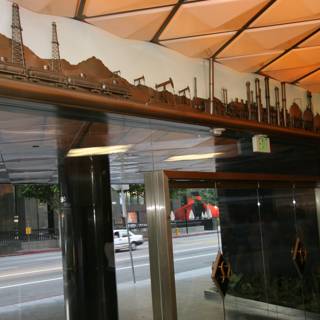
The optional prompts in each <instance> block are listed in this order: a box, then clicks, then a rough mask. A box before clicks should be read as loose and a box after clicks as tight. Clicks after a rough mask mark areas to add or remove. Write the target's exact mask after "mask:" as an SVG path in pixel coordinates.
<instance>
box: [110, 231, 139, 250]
mask: <svg viewBox="0 0 320 320" xmlns="http://www.w3.org/2000/svg"><path fill="white" fill-rule="evenodd" d="M129 234H130V246H131V250H136V248H137V246H139V245H141V244H143V236H142V235H140V234H134V233H133V232H132V231H129ZM113 240H114V249H115V250H116V251H119V250H121V249H129V241H128V232H127V230H125V229H118V230H114V231H113Z"/></svg>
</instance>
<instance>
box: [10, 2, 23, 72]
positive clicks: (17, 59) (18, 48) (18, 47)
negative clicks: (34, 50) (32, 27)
mask: <svg viewBox="0 0 320 320" xmlns="http://www.w3.org/2000/svg"><path fill="white" fill-rule="evenodd" d="M11 29H12V45H11V46H12V47H11V50H12V57H11V58H12V63H15V64H19V65H21V66H23V67H25V59H24V49H23V41H22V28H21V22H20V13H19V6H18V5H17V4H16V3H13V4H12V24H11Z"/></svg>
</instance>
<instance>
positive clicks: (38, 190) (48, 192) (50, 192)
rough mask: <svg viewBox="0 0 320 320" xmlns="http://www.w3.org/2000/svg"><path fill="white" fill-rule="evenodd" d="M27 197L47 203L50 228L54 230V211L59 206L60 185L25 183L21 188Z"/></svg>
mask: <svg viewBox="0 0 320 320" xmlns="http://www.w3.org/2000/svg"><path fill="white" fill-rule="evenodd" d="M20 192H21V194H22V195H23V196H24V197H25V198H33V199H38V200H39V201H40V202H41V203H45V204H47V211H48V229H49V231H50V232H54V211H55V209H57V208H58V206H59V187H58V185H56V184H25V185H23V186H21V188H20Z"/></svg>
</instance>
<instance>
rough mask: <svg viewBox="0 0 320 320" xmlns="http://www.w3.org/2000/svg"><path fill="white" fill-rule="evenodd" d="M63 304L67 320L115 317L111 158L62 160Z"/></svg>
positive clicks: (108, 318)
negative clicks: (109, 159)
mask: <svg viewBox="0 0 320 320" xmlns="http://www.w3.org/2000/svg"><path fill="white" fill-rule="evenodd" d="M59 171H60V185H61V190H62V196H61V199H62V202H63V204H62V238H63V246H62V248H63V250H62V252H63V274H64V290H65V305H66V313H67V319H69V320H88V319H95V320H118V304H117V288H116V269H115V259H114V247H113V229H112V209H111V194H110V176H109V174H110V173H109V161H108V157H107V156H95V157H76V158H66V159H65V160H64V161H63V160H62V159H61V161H60V167H59Z"/></svg>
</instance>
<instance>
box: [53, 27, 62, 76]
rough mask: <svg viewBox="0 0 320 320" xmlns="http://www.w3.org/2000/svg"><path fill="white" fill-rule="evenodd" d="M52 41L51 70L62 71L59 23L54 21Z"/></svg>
mask: <svg viewBox="0 0 320 320" xmlns="http://www.w3.org/2000/svg"><path fill="white" fill-rule="evenodd" d="M51 43H52V49H51V50H52V51H51V70H52V71H53V72H61V61H60V51H59V42H58V34H57V25H56V23H55V22H52V42H51Z"/></svg>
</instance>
